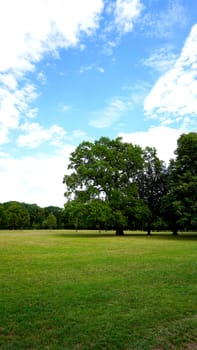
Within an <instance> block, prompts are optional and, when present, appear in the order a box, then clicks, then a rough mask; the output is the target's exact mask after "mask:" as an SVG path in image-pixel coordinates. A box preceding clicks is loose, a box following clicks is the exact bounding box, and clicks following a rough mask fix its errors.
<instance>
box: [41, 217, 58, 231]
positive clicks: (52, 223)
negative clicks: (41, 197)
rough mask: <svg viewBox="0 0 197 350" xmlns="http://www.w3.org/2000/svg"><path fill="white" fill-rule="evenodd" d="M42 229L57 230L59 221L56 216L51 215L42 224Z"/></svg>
mask: <svg viewBox="0 0 197 350" xmlns="http://www.w3.org/2000/svg"><path fill="white" fill-rule="evenodd" d="M42 228H46V229H51V230H52V229H55V228H57V219H56V217H55V215H54V214H52V213H51V214H49V215H48V216H47V218H46V219H44V221H43V223H42Z"/></svg>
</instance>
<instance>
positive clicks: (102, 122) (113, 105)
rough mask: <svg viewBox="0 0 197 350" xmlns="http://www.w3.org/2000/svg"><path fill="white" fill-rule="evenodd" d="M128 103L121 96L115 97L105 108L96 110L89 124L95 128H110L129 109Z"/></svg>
mask: <svg viewBox="0 0 197 350" xmlns="http://www.w3.org/2000/svg"><path fill="white" fill-rule="evenodd" d="M127 108H128V104H127V103H126V102H124V101H122V100H121V99H120V98H113V99H112V101H111V102H110V104H109V105H108V106H107V107H106V108H105V109H103V110H101V111H97V112H94V113H93V115H94V118H93V119H91V120H90V122H89V125H91V126H93V127H95V128H108V127H110V126H111V125H112V124H114V123H115V122H116V121H117V120H118V119H119V118H120V117H121V116H122V114H123V113H124V112H125V111H126V110H127Z"/></svg>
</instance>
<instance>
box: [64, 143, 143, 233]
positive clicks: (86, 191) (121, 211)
mask: <svg viewBox="0 0 197 350" xmlns="http://www.w3.org/2000/svg"><path fill="white" fill-rule="evenodd" d="M142 167H143V151H142V149H141V148H140V147H139V146H134V145H132V144H130V143H125V142H122V140H121V138H116V139H115V140H111V139H109V138H107V137H101V138H100V139H99V140H98V141H95V142H82V143H81V144H80V145H79V146H78V147H77V148H76V150H75V151H74V152H73V153H72V154H71V156H70V163H69V166H68V169H69V170H71V171H72V172H71V174H69V175H65V176H64V180H63V182H64V183H65V185H66V192H65V196H66V198H67V200H68V201H73V200H74V201H75V203H76V202H78V203H83V204H86V205H87V203H91V202H93V201H95V200H97V201H98V202H97V207H98V203H99V201H103V202H105V205H107V206H108V208H109V209H110V210H111V211H112V212H113V225H114V228H115V230H116V234H117V235H122V234H123V230H124V228H126V227H128V226H129V222H130V220H132V219H134V218H135V214H136V207H137V205H138V203H139V201H138V189H137V183H136V178H137V174H138V172H139V170H140V169H142ZM75 208H76V206H75ZM98 208H99V210H100V209H101V206H99V207H98Z"/></svg>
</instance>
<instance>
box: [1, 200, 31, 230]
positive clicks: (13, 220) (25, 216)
mask: <svg viewBox="0 0 197 350" xmlns="http://www.w3.org/2000/svg"><path fill="white" fill-rule="evenodd" d="M4 210H5V211H4V213H5V218H6V222H5V226H6V228H8V229H23V228H29V225H30V217H29V213H28V211H27V209H26V208H25V207H24V205H23V204H22V203H18V202H7V203H6V204H4Z"/></svg>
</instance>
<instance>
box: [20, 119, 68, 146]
mask: <svg viewBox="0 0 197 350" xmlns="http://www.w3.org/2000/svg"><path fill="white" fill-rule="evenodd" d="M21 130H22V131H24V132H25V133H26V134H25V135H23V134H22V135H20V136H19V137H18V140H17V144H18V146H19V147H27V148H36V147H38V146H40V145H41V144H42V143H44V142H50V143H56V142H58V141H59V140H62V139H63V138H64V137H65V135H66V132H65V130H64V129H63V128H61V127H60V126H58V125H52V126H51V127H50V128H48V129H46V128H43V127H42V126H41V125H40V124H39V123H25V124H24V125H22V126H21Z"/></svg>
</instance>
